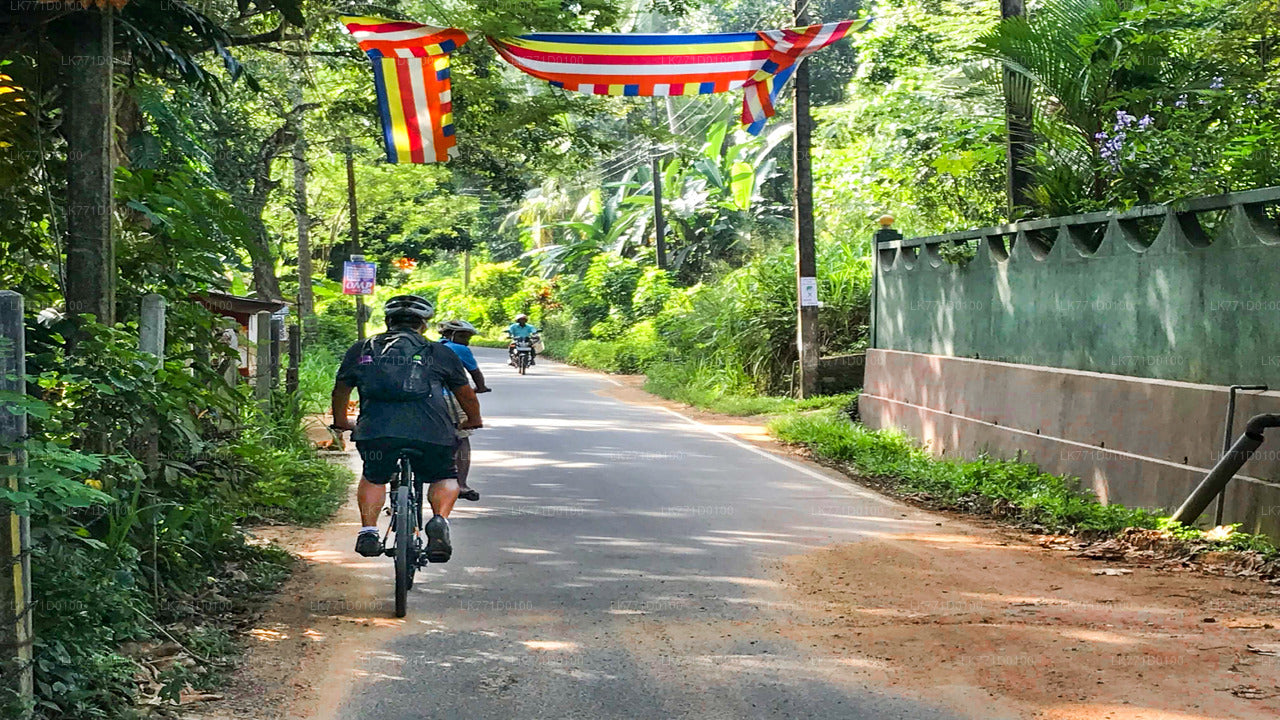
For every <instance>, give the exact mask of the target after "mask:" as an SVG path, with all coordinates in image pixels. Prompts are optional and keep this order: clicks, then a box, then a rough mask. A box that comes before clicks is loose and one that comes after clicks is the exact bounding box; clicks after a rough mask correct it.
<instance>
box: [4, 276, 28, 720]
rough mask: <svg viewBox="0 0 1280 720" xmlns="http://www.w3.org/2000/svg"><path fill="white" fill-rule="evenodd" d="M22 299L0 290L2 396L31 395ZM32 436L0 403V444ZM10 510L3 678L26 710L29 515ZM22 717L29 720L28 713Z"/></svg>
mask: <svg viewBox="0 0 1280 720" xmlns="http://www.w3.org/2000/svg"><path fill="white" fill-rule="evenodd" d="M22 315H23V307H22V296H21V295H19V294H18V293H16V292H13V291H11V290H0V391H4V392H10V393H22V394H25V393H26V385H27V383H26V374H27V358H26V336H25V327H24V324H23V319H22ZM26 435H27V416H26V414H24V413H17V414H14V413H12V412H10V411H9V407H7V404H6V403H4V402H2V401H0V444H4V445H13V444H14V443H16V442H17V441H18V440H21V439H23V438H25V437H26ZM0 464H4V465H17V466H20V467H21V466H23V465H25V464H26V458H25V457H23V454H22V453H21V452H20V451H19V452H16V453H13V454H10V455H7V456H0ZM7 482H8V485H9V489H10V490H14V491H17V490H19V489H20V488H21V486H22V485H23V484H24V483H23V481H22V479H21V478H20V477H19V476H18V475H16V474H15V475H11V476H9V477H8V478H7ZM15 510H16V508H7V509H6V512H5V513H4V517H7V520H8V522H7V525H8V527H7V528H6V529H5V531H4V532H0V558H3V559H0V563H3V564H2V565H0V567H4V568H5V571H4V573H3V578H2V580H0V677H2V678H3V680H2V681H0V682H3V686H4V687H5V689H7V690H9V691H11V692H13V693H15V694H16V695H17V696H18V698H19V700H20V701H21V702H22V704H23V706H24V707H25V706H28V705H30V704H32V702H33V700H32V697H33V688H34V686H33V681H32V671H31V662H32V648H31V638H32V631H31V557H30V550H31V527H30V520H29V519H28V517H27V516H26V515H25V514H19V513H17V512H15ZM19 717H22V718H26V717H29V714H28V713H27V712H25V711H24V712H23V713H22V714H21V715H20V716H19Z"/></svg>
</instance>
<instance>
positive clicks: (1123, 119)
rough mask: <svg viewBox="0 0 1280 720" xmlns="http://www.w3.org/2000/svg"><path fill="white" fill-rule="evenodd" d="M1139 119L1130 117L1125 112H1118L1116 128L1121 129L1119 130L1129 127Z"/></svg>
mask: <svg viewBox="0 0 1280 720" xmlns="http://www.w3.org/2000/svg"><path fill="white" fill-rule="evenodd" d="M1137 119H1138V118H1136V117H1134V116H1132V115H1130V114H1129V113H1127V112H1125V111H1123V110H1117V111H1116V128H1117V129H1119V128H1126V127H1129V126H1130V125H1132V124H1133V121H1134V120H1137Z"/></svg>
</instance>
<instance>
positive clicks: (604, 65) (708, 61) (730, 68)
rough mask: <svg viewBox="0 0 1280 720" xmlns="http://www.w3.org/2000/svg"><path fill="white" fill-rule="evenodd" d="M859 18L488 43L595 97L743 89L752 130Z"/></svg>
mask: <svg viewBox="0 0 1280 720" xmlns="http://www.w3.org/2000/svg"><path fill="white" fill-rule="evenodd" d="M852 25H853V21H852V20H845V21H843V22H837V23H827V24H824V25H810V26H808V27H800V28H788V29H781V30H767V31H758V32H744V33H711V34H699V35H679V34H667V35H652V34H649V35H645V34H636V35H633V34H621V33H533V34H529V35H521V36H519V37H515V38H507V39H502V40H497V39H493V38H490V39H489V43H490V44H491V45H493V47H494V49H496V50H497V51H498V53H499V54H500V55H501V56H502V57H503V58H504V59H505V60H506V61H507V62H509V63H511V64H512V65H515V66H516V67H518V68H520V69H521V70H523V71H524V72H526V73H528V74H530V75H532V76H534V77H536V78H540V79H542V80H546V81H548V82H550V83H551V84H552V85H553V86H555V87H560V88H564V89H566V90H573V91H577V92H582V93H586V94H589V95H623V96H640V97H649V96H659V97H661V96H669V95H706V94H710V93H721V92H731V91H734V90H744V91H745V94H746V97H745V98H744V100H743V106H742V122H743V124H745V125H747V126H748V130H749V131H750V132H752V133H753V134H756V133H759V132H760V131H761V130H762V129H763V128H764V124H765V120H767V119H768V118H770V117H772V116H773V115H774V109H773V105H774V102H776V100H777V97H778V90H779V89H780V88H781V87H782V85H783V84H784V83H785V82H786V81H787V79H788V78H790V77H791V74H792V73H793V72H794V71H795V67H796V63H797V62H799V61H800V59H801V58H803V57H804V56H806V55H809V54H810V53H813V52H816V51H817V50H820V49H822V48H824V47H827V46H828V45H830V44H832V43H834V42H837V41H839V40H841V39H842V38H844V36H845V35H847V34H848V33H849V29H850V27H852Z"/></svg>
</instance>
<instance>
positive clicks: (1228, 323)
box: [872, 188, 1280, 388]
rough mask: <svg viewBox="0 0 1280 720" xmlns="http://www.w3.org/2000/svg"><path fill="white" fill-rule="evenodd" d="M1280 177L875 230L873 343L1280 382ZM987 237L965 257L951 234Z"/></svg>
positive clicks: (1167, 375)
mask: <svg viewBox="0 0 1280 720" xmlns="http://www.w3.org/2000/svg"><path fill="white" fill-rule="evenodd" d="M1278 211H1280V188H1267V189H1264V190H1256V191H1251V192H1247V193H1235V194H1231V195H1223V196H1218V197H1213V198H1200V199H1197V200H1194V201H1191V202H1188V203H1184V204H1182V205H1179V206H1174V207H1163V206H1161V207H1144V208H1137V209H1134V210H1131V211H1128V212H1126V213H1122V214H1108V213H1093V214H1089V215H1078V216H1072V217H1066V218H1053V219H1049V220H1039V221H1031V222H1026V223H1019V224H1016V225H1010V226H1002V227H995V228H985V229H982V230H975V231H971V232H965V233H953V234H951V235H943V236H938V237H931V238H918V239H913V240H902V239H901V238H900V237H898V236H897V235H896V233H893V232H892V231H881V232H880V233H878V235H877V243H876V245H877V251H876V252H877V258H876V262H877V276H876V286H875V291H874V292H875V297H874V303H875V312H874V324H873V330H872V333H873V335H872V343H873V347H877V348H885V349H891V350H904V351H910V352H918V353H930V354H935V355H947V356H952V357H970V358H980V359H983V360H1000V361H1006V362H1014V363H1021V364H1028V365H1044V366H1051V367H1062V368H1071V369H1076V370H1089V371H1096V372H1105V373H1117V374H1122V375H1132V376H1137V377H1149V378H1159V379H1166V380H1182V381H1188V382H1198V383H1209V384H1214V385H1232V384H1237V383H1240V384H1254V383H1265V384H1267V385H1270V386H1271V387H1273V388H1280V220H1278V219H1280V212H1278ZM974 244H976V245H977V255H976V257H974V258H973V259H972V260H971V261H970V262H968V263H967V264H964V265H958V264H954V263H951V262H947V261H944V260H943V259H942V250H943V248H944V246H947V245H952V246H957V245H970V246H972V245H974Z"/></svg>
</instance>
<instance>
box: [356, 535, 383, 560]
mask: <svg viewBox="0 0 1280 720" xmlns="http://www.w3.org/2000/svg"><path fill="white" fill-rule="evenodd" d="M356 552H358V553H360V554H361V555H363V556H365V557H378V556H379V555H381V554H382V538H380V537H378V533H376V532H362V533H360V534H359V535H357V536H356Z"/></svg>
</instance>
